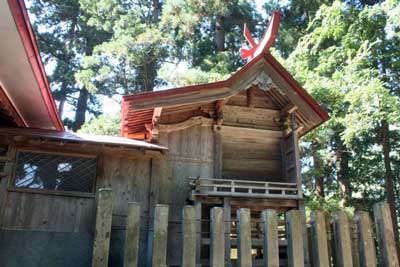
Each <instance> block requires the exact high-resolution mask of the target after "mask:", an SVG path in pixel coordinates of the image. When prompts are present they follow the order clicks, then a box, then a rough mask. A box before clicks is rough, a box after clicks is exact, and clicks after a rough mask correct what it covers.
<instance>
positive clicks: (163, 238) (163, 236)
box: [151, 204, 169, 267]
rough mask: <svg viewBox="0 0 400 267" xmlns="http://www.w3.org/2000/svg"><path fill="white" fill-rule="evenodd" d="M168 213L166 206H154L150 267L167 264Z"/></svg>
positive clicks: (163, 266) (162, 266)
mask: <svg viewBox="0 0 400 267" xmlns="http://www.w3.org/2000/svg"><path fill="white" fill-rule="evenodd" d="M168 213H169V207H168V205H161V204H157V205H156V208H155V211H154V230H153V244H152V260H151V263H152V264H151V266H152V267H165V266H166V264H167V237H168Z"/></svg>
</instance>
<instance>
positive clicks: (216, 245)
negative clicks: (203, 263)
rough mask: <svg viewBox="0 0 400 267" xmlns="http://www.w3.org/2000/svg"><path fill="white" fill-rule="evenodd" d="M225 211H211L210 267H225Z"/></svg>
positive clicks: (214, 209)
mask: <svg viewBox="0 0 400 267" xmlns="http://www.w3.org/2000/svg"><path fill="white" fill-rule="evenodd" d="M224 228H225V227H224V210H223V209H222V208H219V207H215V208H212V209H211V229H210V230H211V231H210V235H211V236H210V239H211V244H210V266H211V267H224V262H225V256H224V255H225V242H224V241H225V240H224V239H225V236H224Z"/></svg>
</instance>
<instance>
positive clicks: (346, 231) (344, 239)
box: [333, 212, 353, 267]
mask: <svg viewBox="0 0 400 267" xmlns="http://www.w3.org/2000/svg"><path fill="white" fill-rule="evenodd" d="M333 232H334V239H335V251H336V263H337V264H338V266H341V267H352V266H353V257H352V256H353V255H352V251H351V239H350V225H349V220H348V218H347V216H346V214H345V213H344V212H336V213H335V214H334V216H333Z"/></svg>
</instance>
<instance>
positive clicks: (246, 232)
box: [237, 209, 252, 267]
mask: <svg viewBox="0 0 400 267" xmlns="http://www.w3.org/2000/svg"><path fill="white" fill-rule="evenodd" d="M237 220H238V225H237V237H238V240H237V247H238V256H239V258H238V261H239V266H241V267H251V266H252V258H251V219H250V210H249V209H238V210H237Z"/></svg>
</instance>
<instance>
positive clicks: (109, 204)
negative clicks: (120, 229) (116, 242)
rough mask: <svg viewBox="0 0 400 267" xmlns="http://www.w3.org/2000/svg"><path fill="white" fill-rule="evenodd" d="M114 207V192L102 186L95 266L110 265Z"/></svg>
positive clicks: (94, 254) (94, 244)
mask: <svg viewBox="0 0 400 267" xmlns="http://www.w3.org/2000/svg"><path fill="white" fill-rule="evenodd" d="M113 207H114V193H113V191H112V189H111V188H101V189H100V190H99V195H98V200H97V208H96V225H95V236H94V243H93V255H92V266H93V267H107V266H108V255H109V251H110V236H111V222H112V211H113Z"/></svg>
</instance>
